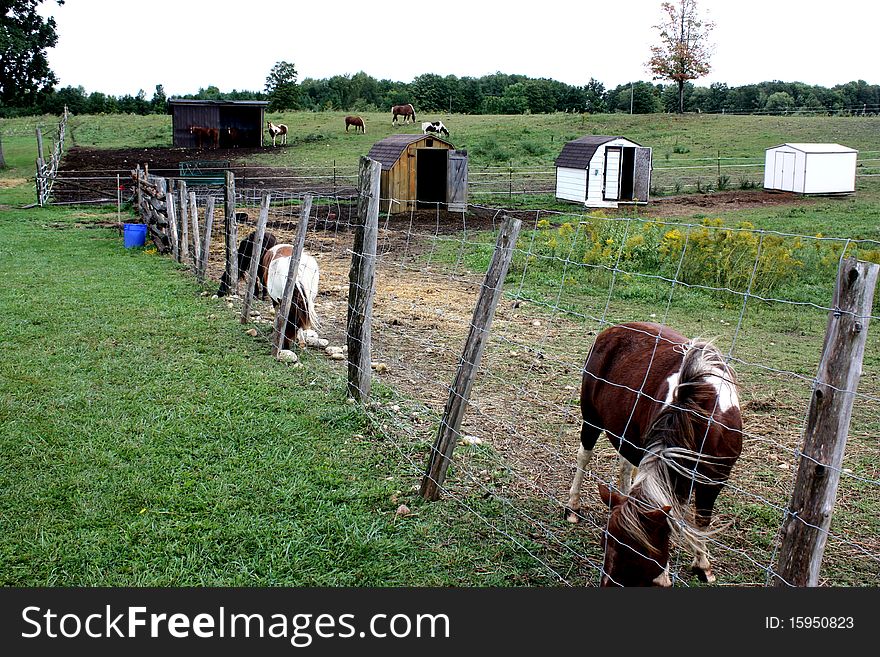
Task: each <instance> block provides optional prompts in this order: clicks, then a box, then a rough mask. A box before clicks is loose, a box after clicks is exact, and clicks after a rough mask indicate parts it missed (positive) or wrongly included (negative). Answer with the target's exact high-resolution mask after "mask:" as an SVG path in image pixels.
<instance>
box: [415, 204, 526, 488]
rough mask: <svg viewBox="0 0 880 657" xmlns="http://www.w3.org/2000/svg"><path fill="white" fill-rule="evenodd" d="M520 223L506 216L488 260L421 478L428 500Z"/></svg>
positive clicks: (444, 464)
mask: <svg viewBox="0 0 880 657" xmlns="http://www.w3.org/2000/svg"><path fill="white" fill-rule="evenodd" d="M521 225H522V223H521V222H520V220H519V219H516V218H515V217H504V220H503V222H502V225H501V231H500V232H499V233H498V240H497V241H496V243H495V252H494V254H493V255H492V261H491V262H490V263H489V269H488V271H487V272H486V277H485V279H484V280H483V286H482V287H481V288H480V293H479V296H478V297H477V304H476V306H475V307H474V315H473V318H472V319H471V328H470V331H469V333H468V337H467V340H466V341H465V344H464V349H463V350H462V353H461V357H460V358H459V360H458V369H457V371H456V373H455V379H454V381H453V383H452V387H451V388H450V389H449V398H448V399H447V400H446V408H445V409H444V411H443V419H442V420H441V422H440V429H439V430H438V432H437V439H436V440H435V441H434V448H433V449H432V450H431V457H430V459H429V460H428V467H427V469H426V470H425V476H424V477H423V478H422V487H421V495H422V497H423V498H425V499H426V500H430V501H433V500H437V499H439V498H440V490H441V488H442V487H443V482H444V481H445V480H446V472H447V470H448V469H449V464H450V463H451V462H452V456H453V452H454V451H455V445H456V443H457V442H458V439H459V435H460V430H461V421H462V418H463V417H464V413H465V411H466V410H467V405H468V400H469V399H470V395H471V388H472V387H473V385H474V380H475V379H476V376H477V371H478V370H479V368H480V361H481V360H482V358H483V350H484V349H485V347H486V342H487V340H488V339H489V331H490V330H491V329H492V320H493V319H494V317H495V308H496V307H497V306H498V302H499V301H500V300H501V295H502V293H503V288H504V279H505V277H506V276H507V270H508V269H509V268H510V262H511V261H512V260H513V248H514V246H515V245H516V240H517V237H519V231H520V227H521Z"/></svg>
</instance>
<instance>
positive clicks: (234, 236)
mask: <svg viewBox="0 0 880 657" xmlns="http://www.w3.org/2000/svg"><path fill="white" fill-rule="evenodd" d="M225 189H226V197H225V204H224V212H225V224H226V225H225V230H226V276H227V280H228V281H229V287H230V288H231V291H230V294H237V293H238V224H236V222H235V174H234V173H232V171H227V172H226V188H225Z"/></svg>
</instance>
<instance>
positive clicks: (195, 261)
mask: <svg viewBox="0 0 880 657" xmlns="http://www.w3.org/2000/svg"><path fill="white" fill-rule="evenodd" d="M189 217H190V220H191V221H192V242H193V257H192V270H193V273H194V274H195V275H196V276H198V275H199V270H200V269H201V266H202V242H201V238H200V236H199V205H198V202H197V201H196V193H195V192H190V193H189Z"/></svg>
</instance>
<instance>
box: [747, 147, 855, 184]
mask: <svg viewBox="0 0 880 657" xmlns="http://www.w3.org/2000/svg"><path fill="white" fill-rule="evenodd" d="M764 153H765V154H764V189H767V190H774V191H782V192H796V193H798V194H852V193H853V192H855V191H856V160H857V159H858V155H859V152H858V151H857V150H854V149H852V148H848V147H846V146H841V145H840V144H781V145H779V146H774V147H772V148H768V149H767V150H766V151H764Z"/></svg>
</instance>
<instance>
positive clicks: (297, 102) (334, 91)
mask: <svg viewBox="0 0 880 657" xmlns="http://www.w3.org/2000/svg"><path fill="white" fill-rule="evenodd" d="M279 86H281V85H279ZM275 91H276V89H275V88H267V90H266V91H262V92H255V91H231V92H221V91H220V89H219V88H218V87H216V86H208V87H206V88H201V89H199V90H198V92H197V93H194V94H187V95H184V96H181V98H189V99H199V100H266V101H269V103H270V105H269V107H270V109H271V110H273V111H283V110H307V111H351V112H371V111H378V112H384V111H387V110H388V109H389V108H390V107H391V106H392V105H397V104H401V103H412V104H413V105H414V106H415V107H416V110H417V111H419V112H434V113H438V112H442V113H455V114H545V113H553V112H574V113H590V114H596V113H606V112H612V113H613V112H624V113H630V112H631V113H633V114H651V113H661V112H677V111H678V110H679V87H678V85H677V84H655V83H652V82H644V81H638V82H632V83H627V84H621V85H618V86H617V87H615V88H613V89H606V88H605V86H604V85H603V84H602V83H601V82H599V81H598V80H596V79H595V78H591V79H590V81H589V82H588V83H587V84H585V85H583V86H573V85H569V84H565V83H563V82H559V81H557V80H551V79H546V78H537V79H536V78H530V77H527V76H525V75H509V74H505V73H500V72H499V73H494V74H491V75H485V76H483V77H479V78H473V77H462V78H459V77H456V76H454V75H447V76H445V77H444V76H439V75H434V74H431V73H427V74H424V75H420V76H418V77H416V78H415V79H414V80H413V81H412V82H410V83H405V82H395V81H391V80H377V79H376V78H374V77H371V76H369V75H367V74H366V73H363V72H360V73H357V74H355V75H335V76H333V77H330V78H326V79H320V80H319V79H312V78H305V79H303V80H302V82H300V83H298V84H294V85H291V84H290V83H289V82H288V83H287V84H285V85H283V98H277V97H276V93H274V92H275ZM281 91H282V89H281V88H279V89H277V92H278V94H281ZM167 101H168V98H167V96H166V94H165V91H164V88H163V86H162V85H157V86H156V88H155V91H154V92H153V94H152V95H151V96H150V97H147V94H146V93H145V92H144V91H143V90H141V91H139V92H138V93H137V94H136V95H134V96H131V95H124V96H112V95H109V94H104V93H101V92H97V91H94V92H91V93H87V92H86V91H85V89H84V88H83V87H70V86H69V87H63V88H61V89H57V90H55V89H51V90H44V91H43V92H42V93H41V94H38V95H36V96H35V97H34V102H33V103H31V104H29V105H26V106H18V107H15V106H8V105H4V106H0V115H2V116H16V115H29V114H43V113H48V114H60V113H61V111H62V110H63V108H64V107H65V106H67V108H68V110H69V111H70V112H72V113H73V114H114V113H122V114H164V113H166V112H167V111H168V105H167ZM683 101H684V111H686V112H704V113H747V114H761V113H768V114H799V113H800V114H814V113H832V114H840V113H844V114H846V113H848V114H854V115H859V114H877V113H880V85H875V84H868V83H867V82H865V81H864V80H858V81H852V82H847V83H845V84H838V85H835V86H834V87H831V88H827V87H822V86H818V85H807V84H804V83H801V82H781V81H770V82H760V83H757V84H748V85H743V86H738V87H730V86H728V85H726V84H723V83H715V84H712V85H710V86H708V87H699V86H695V85H694V84H692V83H690V82H688V83H686V84H685V85H684V95H683Z"/></svg>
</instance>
